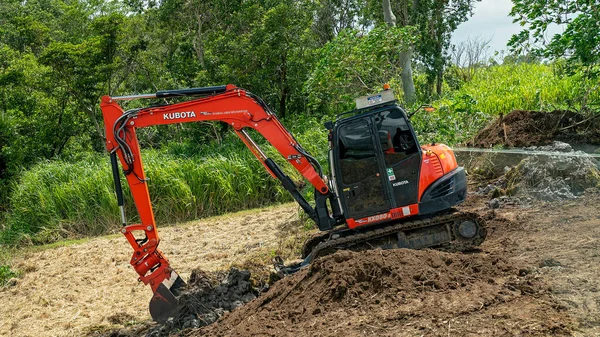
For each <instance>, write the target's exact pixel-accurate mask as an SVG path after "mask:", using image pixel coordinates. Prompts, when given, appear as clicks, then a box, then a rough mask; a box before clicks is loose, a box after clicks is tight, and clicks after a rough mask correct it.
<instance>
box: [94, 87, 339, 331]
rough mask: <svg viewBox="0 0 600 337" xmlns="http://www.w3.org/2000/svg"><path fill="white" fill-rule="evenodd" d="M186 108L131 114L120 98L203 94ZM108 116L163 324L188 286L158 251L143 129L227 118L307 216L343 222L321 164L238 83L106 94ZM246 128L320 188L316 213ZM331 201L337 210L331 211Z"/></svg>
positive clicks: (129, 233)
mask: <svg viewBox="0 0 600 337" xmlns="http://www.w3.org/2000/svg"><path fill="white" fill-rule="evenodd" d="M198 95H202V96H203V97H201V98H196V99H192V100H189V101H185V102H182V103H176V104H169V105H164V106H154V107H148V108H142V109H131V110H127V111H124V110H123V109H122V108H121V107H120V106H119V104H118V103H117V101H120V100H131V99H141V98H167V97H181V96H198ZM100 106H101V109H102V114H103V117H104V125H105V131H106V148H107V150H108V151H109V153H110V157H111V165H112V170H113V176H114V179H115V188H116V193H117V201H118V204H119V207H120V210H121V220H122V225H123V227H122V229H121V232H122V233H123V234H124V235H125V237H126V238H127V241H128V242H129V244H130V245H131V246H132V248H133V250H134V252H133V256H132V258H131V261H130V263H131V265H132V266H133V267H134V269H135V270H136V272H137V273H138V274H139V281H141V282H143V283H144V284H149V285H150V286H151V288H152V291H153V293H154V296H153V298H152V300H151V302H150V313H151V315H152V317H153V319H154V320H156V321H157V322H164V321H165V320H166V319H167V318H168V317H169V316H171V315H173V314H174V313H175V311H176V310H177V299H176V296H177V295H178V292H179V290H180V289H181V287H182V286H183V285H184V284H185V283H184V282H183V280H182V279H181V278H180V277H179V275H178V274H177V273H176V272H175V271H174V270H173V269H172V268H171V267H170V265H169V262H168V260H167V259H166V258H165V257H164V255H163V254H162V252H161V251H160V250H159V249H158V245H159V243H160V238H159V235H158V231H157V229H156V222H155V219H154V213H153V210H152V205H151V203H150V194H149V192H148V185H147V181H148V179H147V178H146V175H145V173H144V166H143V162H142V156H141V152H140V147H139V143H138V139H137V136H136V129H137V128H143V127H148V126H153V125H164V124H174V123H185V122H201V121H221V122H225V123H227V124H229V125H230V126H231V127H232V128H233V129H234V130H235V132H236V134H237V135H238V136H239V137H240V139H241V140H242V141H243V142H244V144H246V146H247V147H248V148H249V149H250V151H251V152H252V153H253V154H254V155H255V156H256V157H257V158H258V160H260V162H261V163H262V164H263V165H264V167H265V168H266V170H267V171H268V172H269V173H270V174H271V175H272V176H273V177H274V178H276V179H279V180H280V181H281V182H282V184H283V186H284V187H285V188H286V190H288V191H289V192H290V193H291V194H292V196H293V197H294V199H295V200H296V201H297V202H298V203H299V204H300V206H301V207H302V208H303V209H304V211H305V212H306V213H307V214H308V215H309V216H310V217H311V218H312V219H313V220H314V221H315V222H316V223H317V224H318V225H319V228H321V229H329V228H332V227H333V226H334V225H336V224H339V223H341V222H343V215H342V212H341V210H340V209H339V204H338V202H337V200H336V198H337V197H336V196H335V195H334V194H333V193H332V192H331V191H330V189H329V186H328V184H327V182H326V180H325V178H324V176H323V173H322V172H321V168H320V166H319V163H318V162H317V161H316V159H315V158H313V157H312V156H310V155H309V154H308V153H307V152H306V151H305V150H304V149H303V148H302V146H300V144H299V143H298V142H297V141H296V140H295V139H294V137H293V136H292V135H291V134H290V132H289V131H288V130H287V129H286V128H285V127H284V126H283V125H282V124H281V122H280V121H279V120H278V119H277V117H276V116H275V114H273V113H272V112H271V111H270V109H269V108H268V107H267V106H266V104H264V102H263V101H262V100H261V99H260V98H259V97H257V96H255V95H253V94H251V93H249V92H248V91H245V90H243V89H240V88H237V87H235V86H234V85H227V86H216V87H204V88H194V89H183V90H170V91H159V92H157V93H155V94H145V95H133V96H119V97H109V96H104V97H102V102H101V105H100ZM247 129H254V130H256V131H257V132H258V133H260V134H261V135H262V136H263V137H264V138H265V139H266V140H267V141H268V142H269V143H270V144H272V145H273V147H274V148H275V149H277V151H278V152H279V153H280V154H281V155H282V156H283V157H284V158H285V159H286V160H287V161H288V162H289V163H290V164H291V165H292V166H293V167H294V168H295V169H296V170H298V172H300V174H302V176H303V177H304V178H306V179H307V180H308V181H309V182H310V183H311V184H312V185H313V186H314V188H315V201H316V206H315V207H314V208H313V207H312V206H311V205H310V204H309V203H308V202H307V201H306V200H305V199H304V197H303V196H302V195H301V194H300V192H299V191H298V189H297V187H296V185H295V184H294V182H293V181H292V180H291V179H290V178H289V177H288V176H287V175H285V173H284V172H283V171H282V170H281V169H280V168H279V166H278V165H277V164H276V163H275V162H274V161H273V160H272V159H271V158H268V157H267V156H266V154H265V153H264V152H263V151H262V150H261V149H260V148H259V146H258V145H257V143H256V142H254V140H252V138H250V135H249V134H248V132H247ZM117 159H118V160H119V161H120V162H121V165H122V168H123V171H124V173H125V178H126V179H127V183H128V185H129V188H130V190H131V193H132V196H133V200H134V202H135V205H136V208H137V211H138V213H139V217H140V224H127V222H126V217H125V212H124V208H123V193H122V189H121V183H120V178H119V169H118V164H117ZM327 200H329V203H330V206H331V208H332V210H333V212H329V210H328V208H327Z"/></svg>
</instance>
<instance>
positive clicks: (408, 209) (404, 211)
mask: <svg viewBox="0 0 600 337" xmlns="http://www.w3.org/2000/svg"><path fill="white" fill-rule="evenodd" d="M402 214H404V216H407V215H410V207H408V206H406V207H402Z"/></svg>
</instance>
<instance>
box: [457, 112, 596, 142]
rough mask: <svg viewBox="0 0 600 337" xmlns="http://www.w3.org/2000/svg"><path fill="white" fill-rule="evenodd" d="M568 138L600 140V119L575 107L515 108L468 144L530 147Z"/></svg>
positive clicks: (585, 140) (589, 140)
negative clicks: (569, 108)
mask: <svg viewBox="0 0 600 337" xmlns="http://www.w3.org/2000/svg"><path fill="white" fill-rule="evenodd" d="M566 139H568V140H570V141H574V142H580V143H588V144H600V122H599V121H598V119H597V118H596V119H586V118H585V117H584V116H582V115H580V114H578V113H576V112H572V111H561V110H556V111H552V112H540V111H526V110H514V111H512V112H510V113H509V114H507V115H506V116H501V117H500V118H498V119H496V120H495V121H494V122H493V123H492V124H490V125H488V126H487V127H486V128H484V129H483V130H481V131H479V133H478V134H477V135H476V136H475V137H474V138H473V140H472V141H470V142H468V143H467V146H472V147H483V148H489V147H493V146H497V145H503V146H508V147H527V146H534V145H546V144H549V143H551V142H552V141H553V140H566Z"/></svg>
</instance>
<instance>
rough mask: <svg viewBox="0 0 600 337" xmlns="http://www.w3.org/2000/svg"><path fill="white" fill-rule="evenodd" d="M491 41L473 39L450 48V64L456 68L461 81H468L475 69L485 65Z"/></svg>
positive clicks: (478, 38) (479, 38)
mask: <svg viewBox="0 0 600 337" xmlns="http://www.w3.org/2000/svg"><path fill="white" fill-rule="evenodd" d="M491 41H492V40H491V39H487V40H485V39H483V38H481V37H475V38H468V39H467V40H465V41H462V42H460V43H458V44H457V45H454V46H452V50H451V52H450V62H451V63H452V64H453V65H455V66H456V67H457V72H458V74H459V75H460V78H461V81H463V82H468V81H470V80H471V79H472V78H473V76H474V75H475V72H476V71H477V69H478V68H481V67H482V66H485V65H486V62H487V59H488V57H489V55H488V51H489V48H490V47H489V45H490V42H491Z"/></svg>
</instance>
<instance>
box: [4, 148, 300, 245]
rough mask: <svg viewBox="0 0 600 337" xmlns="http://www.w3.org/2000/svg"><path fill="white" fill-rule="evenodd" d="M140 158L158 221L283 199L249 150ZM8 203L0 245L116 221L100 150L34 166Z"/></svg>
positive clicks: (49, 238)
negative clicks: (70, 160) (75, 158)
mask: <svg viewBox="0 0 600 337" xmlns="http://www.w3.org/2000/svg"><path fill="white" fill-rule="evenodd" d="M246 152H248V153H246ZM143 156H144V165H145V168H146V173H147V176H148V178H149V179H150V181H149V182H148V186H149V189H150V195H151V199H152V200H151V201H152V204H153V206H154V211H155V217H156V220H157V222H158V223H159V224H168V223H173V222H178V221H184V220H189V219H194V218H198V217H203V216H208V215H214V214H221V213H227V212H231V211H236V210H240V209H245V208H252V207H259V206H264V205H267V204H269V203H273V202H282V201H287V200H290V199H289V196H288V195H287V192H285V191H284V190H283V189H282V188H281V187H279V184H278V182H277V181H275V180H274V179H272V178H271V177H270V176H269V175H268V174H267V173H266V172H265V170H264V168H263V167H262V165H261V164H260V163H259V162H258V161H257V160H256V159H254V158H253V157H252V155H251V154H249V151H245V152H230V153H226V154H219V153H216V154H213V155H212V156H204V157H201V156H194V157H188V158H184V157H178V156H174V155H172V154H169V153H165V152H158V151H144V153H143ZM123 185H126V184H123ZM124 192H125V195H126V205H127V208H126V211H127V213H128V214H129V215H130V217H129V220H130V222H131V221H136V220H137V219H136V218H135V214H137V212H136V211H135V208H134V205H133V202H132V200H131V197H130V196H129V194H130V193H129V191H128V189H127V188H125V191H124ZM10 207H11V210H10V213H9V214H8V216H7V219H6V228H5V229H4V230H3V231H2V232H0V242H3V243H5V244H13V245H14V244H24V243H32V244H40V243H48V242H53V241H56V240H59V239H62V238H65V237H78V236H88V235H99V234H104V233H107V232H111V231H114V230H116V229H118V227H119V223H120V221H119V216H118V214H119V213H118V208H117V203H116V198H115V194H114V186H113V181H112V175H111V171H110V165H109V160H108V157H107V156H105V155H90V156H89V157H88V158H86V159H84V160H81V161H78V162H74V163H67V162H61V161H55V162H46V163H41V164H38V165H37V166H35V167H33V168H32V169H31V170H29V171H27V172H25V173H24V174H23V175H22V176H21V177H20V179H19V181H18V183H16V184H15V186H14V187H13V191H12V194H11V196H10Z"/></svg>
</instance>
